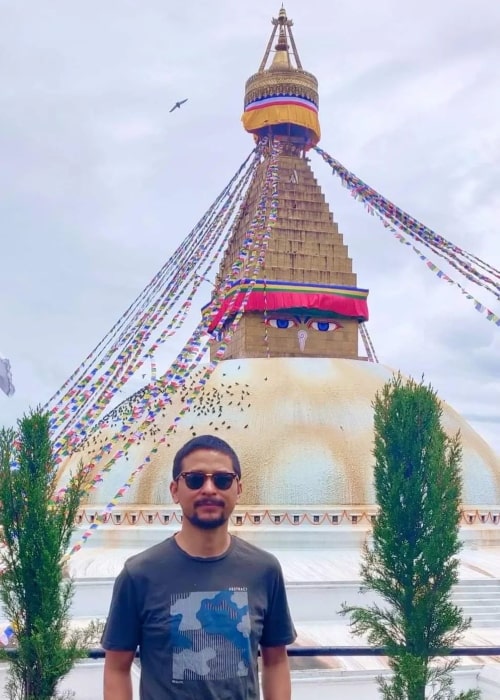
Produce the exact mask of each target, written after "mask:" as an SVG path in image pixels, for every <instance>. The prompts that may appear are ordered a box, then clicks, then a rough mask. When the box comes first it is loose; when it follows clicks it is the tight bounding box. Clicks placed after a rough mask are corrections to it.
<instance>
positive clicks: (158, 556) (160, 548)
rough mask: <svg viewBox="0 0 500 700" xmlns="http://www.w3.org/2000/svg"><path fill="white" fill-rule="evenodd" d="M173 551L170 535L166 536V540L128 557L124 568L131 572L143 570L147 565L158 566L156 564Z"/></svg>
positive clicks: (166, 558)
mask: <svg viewBox="0 0 500 700" xmlns="http://www.w3.org/2000/svg"><path fill="white" fill-rule="evenodd" d="M174 551H175V550H174V546H173V543H172V537H168V538H167V539H166V540H163V541H162V542H158V544H154V545H152V546H151V547H148V548H147V549H144V550H143V551H142V552H139V553H138V554H134V555H133V556H131V557H129V558H128V559H127V561H126V562H125V569H127V571H128V572H129V573H131V574H133V573H136V572H144V570H145V569H146V568H147V567H148V566H158V564H160V563H163V562H164V561H165V560H168V557H169V556H170V555H171V554H172V553H173V552H174Z"/></svg>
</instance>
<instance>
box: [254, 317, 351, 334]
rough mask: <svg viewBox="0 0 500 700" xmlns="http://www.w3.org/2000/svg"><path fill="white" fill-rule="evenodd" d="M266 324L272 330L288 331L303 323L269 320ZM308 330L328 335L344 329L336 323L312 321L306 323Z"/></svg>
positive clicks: (290, 319) (281, 319)
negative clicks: (338, 329)
mask: <svg viewBox="0 0 500 700" xmlns="http://www.w3.org/2000/svg"><path fill="white" fill-rule="evenodd" d="M265 323H266V324H267V325H268V326H272V328H279V329H280V330H286V329H287V328H296V327H297V326H299V325H300V324H301V323H302V321H301V319H298V318H297V319H296V318H267V319H266V320H265ZM304 323H305V325H306V326H307V328H312V329H313V330H315V331H320V332H322V333H328V332H331V331H336V330H337V328H342V326H341V325H340V323H337V322H336V321H313V320H311V319H309V320H307V321H304Z"/></svg>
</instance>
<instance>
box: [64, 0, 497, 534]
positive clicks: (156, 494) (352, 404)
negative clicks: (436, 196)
mask: <svg viewBox="0 0 500 700" xmlns="http://www.w3.org/2000/svg"><path fill="white" fill-rule="evenodd" d="M273 42H276V43H275V50H274V54H273V56H272V58H271V47H272V46H273ZM318 104H319V98H318V83H317V80H316V78H315V77H314V76H313V75H312V74H311V73H308V72H306V71H305V70H303V68H302V64H301V61H300V58H299V55H298V52H297V48H296V45H295V41H294V37H293V33H292V22H291V20H289V19H288V18H287V15H286V12H285V10H284V9H283V8H282V9H281V10H280V12H279V16H278V18H277V19H274V20H273V32H272V35H271V38H270V41H269V44H268V46H267V49H266V52H265V55H264V58H263V60H262V63H261V65H260V68H259V70H258V72H257V73H255V74H254V75H252V76H251V77H250V78H249V79H248V80H247V83H246V90H245V100H244V113H243V117H242V121H243V126H244V127H245V129H246V130H247V131H248V132H250V133H251V134H252V135H253V136H254V139H255V141H256V142H257V145H258V147H259V148H260V151H259V161H258V164H257V166H256V168H255V170H254V172H253V174H252V178H251V181H250V183H249V185H248V187H247V189H246V193H245V195H244V197H243V201H242V203H241V206H240V210H239V214H238V217H237V219H236V222H235V225H234V226H233V229H232V233H231V237H230V239H229V240H228V242H227V246H226V248H225V251H224V254H223V257H222V260H221V262H220V266H219V272H218V275H217V277H216V280H215V285H214V288H213V294H212V299H211V301H210V302H208V303H207V304H206V306H205V308H204V309H203V312H202V313H203V314H204V316H205V317H207V321H206V330H207V332H208V333H210V334H211V336H212V338H213V340H212V342H211V345H210V359H211V361H212V362H214V363H215V362H216V361H217V359H218V358H219V359H220V361H219V362H217V364H216V366H215V369H214V371H213V372H211V374H210V376H209V377H208V379H207V380H206V382H204V383H203V385H202V386H201V388H200V387H198V391H197V392H196V393H195V394H193V395H191V393H190V387H193V386H195V385H196V383H197V381H198V380H199V378H200V377H201V376H203V373H204V366H203V365H200V366H199V367H198V368H195V369H194V370H192V371H190V373H189V377H186V378H185V382H184V384H183V386H182V387H181V388H179V389H178V390H177V391H176V392H174V393H172V392H170V393H166V394H165V397H166V401H165V403H164V405H163V406H162V407H161V410H160V411H159V412H157V414H156V415H155V418H154V420H153V421H150V422H149V423H148V422H146V424H144V414H143V412H142V411H141V396H142V395H141V394H139V395H134V396H132V397H131V398H130V399H129V400H128V401H126V402H124V403H123V404H122V406H121V407H120V408H119V409H118V410H115V411H114V412H112V413H111V414H110V415H108V416H107V417H106V418H105V419H104V420H103V421H101V422H100V424H98V425H97V428H94V430H93V431H92V432H91V433H90V434H89V437H88V438H87V439H86V441H84V442H83V443H82V444H81V445H80V446H79V447H78V448H77V449H76V450H74V451H73V452H72V454H71V455H70V456H69V457H66V458H65V459H64V460H63V461H62V463H61V468H60V474H61V478H60V481H61V485H64V482H65V479H66V478H67V475H68V474H69V472H70V471H71V469H72V468H73V467H74V465H75V464H76V461H78V460H80V459H83V460H84V461H85V462H90V463H92V464H93V465H94V468H95V470H96V471H99V467H100V464H99V463H98V462H97V458H98V452H99V451H100V450H101V449H102V448H103V446H107V445H110V448H109V449H108V454H109V452H110V451H112V450H113V449H114V448H113V444H114V438H115V437H116V435H119V434H120V431H122V430H123V423H124V421H125V422H127V428H128V433H127V434H129V435H130V433H132V434H134V435H135V437H134V438H133V439H131V440H130V441H129V443H128V444H127V449H126V450H122V451H123V452H124V454H123V456H119V457H118V459H117V460H115V464H114V466H113V468H112V469H111V470H109V471H108V472H107V473H104V474H102V475H101V476H102V478H99V480H98V481H97V483H96V488H95V489H94V490H92V491H91V492H90V493H89V496H88V499H87V502H86V504H85V506H84V508H83V510H82V522H83V523H85V522H86V523H88V524H91V525H96V524H97V523H98V521H99V515H100V513H101V511H102V512H104V511H105V510H106V506H107V504H108V503H109V502H110V501H111V500H112V499H113V498H114V496H115V494H119V491H120V487H121V486H122V484H123V483H124V480H125V482H126V481H127V476H128V474H130V472H132V471H134V470H135V472H137V469H136V467H137V465H143V468H142V469H141V470H140V473H134V480H133V482H131V483H126V488H124V489H123V492H122V493H121V494H119V500H118V501H117V499H116V498H115V501H114V507H113V509H112V511H111V509H108V511H109V512H108V513H106V514H105V515H104V516H103V518H101V519H100V520H101V521H103V520H104V521H105V522H101V524H100V527H99V529H101V530H103V531H104V532H103V533H102V536H105V532H107V531H108V530H109V529H113V527H114V526H116V524H121V523H123V521H124V519H125V521H126V522H127V523H128V524H129V525H131V526H134V525H135V526H141V534H140V536H139V539H140V540H141V541H142V539H143V538H144V537H145V533H144V531H143V529H142V526H144V525H151V526H153V527H151V528H150V529H151V532H152V531H153V530H155V534H154V537H160V536H163V535H162V534H161V533H160V532H156V528H159V529H160V530H162V527H164V526H167V528H168V527H170V526H171V525H172V522H173V523H174V525H175V521H176V518H177V517H178V516H177V515H176V510H175V508H174V506H173V505H172V503H171V501H170V495H169V491H168V484H169V469H170V465H171V462H172V457H173V455H174V453H175V451H176V450H177V448H178V447H179V446H180V445H181V444H182V443H183V442H185V441H186V440H187V439H189V438H190V437H192V436H193V435H194V434H201V433H210V432H213V433H216V434H219V435H221V436H223V437H224V438H226V439H227V440H228V441H229V442H231V443H232V444H233V445H234V447H235V448H236V450H237V451H238V453H239V454H240V455H241V458H242V462H243V464H244V470H245V480H244V492H243V498H242V501H241V508H240V510H239V512H237V513H235V515H234V519H233V524H234V526H235V527H239V528H240V531H241V533H242V535H243V536H249V537H252V538H256V539H260V540H262V539H263V538H264V540H267V539H268V538H270V539H271V540H272V539H273V538H274V537H275V536H276V535H277V534H278V532H279V533H280V534H279V538H280V540H283V538H284V536H285V532H286V531H287V529H288V528H289V533H290V538H291V541H293V542H297V541H298V539H300V538H301V536H302V535H303V536H304V537H305V539H306V541H309V539H310V537H312V538H313V539H314V540H316V538H317V537H318V536H319V540H320V541H324V542H325V544H326V543H328V546H330V544H331V542H330V540H331V539H332V538H333V540H336V539H338V537H339V532H340V530H339V528H338V527H335V526H337V525H340V524H342V525H343V526H344V527H345V528H347V529H349V531H350V533H351V536H353V537H355V539H359V538H358V537H357V533H358V532H360V531H361V530H362V529H363V528H361V527H360V525H361V523H362V522H364V523H365V524H367V525H368V526H369V522H370V518H371V517H372V516H373V515H374V513H375V507H374V494H373V487H372V477H371V475H372V463H373V460H372V455H371V450H372V409H371V402H372V400H373V397H374V395H375V392H376V391H377V390H378V389H380V388H381V386H382V385H383V384H384V383H385V381H387V380H388V379H389V378H390V377H391V376H392V374H393V370H392V369H391V368H388V367H385V366H383V365H381V364H379V363H377V362H374V361H373V360H374V357H373V355H371V356H370V355H368V356H367V355H363V356H362V355H360V352H359V347H358V338H359V329H360V326H361V327H363V324H364V322H365V321H367V319H368V305H367V297H368V290H367V289H365V288H360V287H358V286H357V278H356V274H355V272H354V271H353V265H352V260H351V259H350V257H349V252H348V248H347V246H346V244H345V243H344V240H343V236H342V234H341V233H340V232H339V230H338V225H337V223H336V222H335V221H334V220H333V215H332V213H331V212H330V210H329V208H328V205H327V204H326V203H325V198H324V195H323V194H322V192H321V188H320V186H319V185H318V183H317V181H316V179H315V177H314V174H313V172H312V170H311V167H310V163H309V158H308V153H309V151H310V149H311V147H312V146H314V145H315V144H317V142H318V141H319V138H320V126H319V119H318ZM271 160H272V163H271ZM270 168H272V173H271V175H272V176H273V177H274V179H275V180H274V182H275V184H274V185H273V186H274V188H275V192H274V195H273V196H274V197H275V202H274V204H273V202H272V201H270V200H269V201H268V202H267V204H266V207H267V209H266V211H264V213H263V214H262V212H261V213H260V216H261V218H263V219H264V220H263V222H261V224H260V231H261V232H263V234H262V236H261V241H260V243H259V244H258V246H257V249H258V254H252V253H251V254H250V255H248V256H247V258H249V260H247V261H246V263H245V266H244V267H242V265H241V264H238V263H239V261H240V260H241V257H242V251H245V245H246V240H247V239H248V235H249V234H248V231H249V229H250V227H251V222H252V221H254V220H255V219H256V217H257V219H258V216H259V206H260V205H261V200H262V191H263V189H265V187H266V183H267V184H269V179H270V176H269V170H270ZM276 183H277V184H276ZM261 208H262V207H261ZM271 217H272V227H270V226H268V220H270V219H271ZM266 226H267V228H266ZM259 246H260V247H259ZM242 271H243V273H244V274H243V275H242ZM235 317H237V323H236V324H235V325H234V320H235ZM232 323H233V325H234V328H233V330H232V332H231V333H230V334H229V337H228V338H224V335H225V331H226V329H227V328H229V327H230V326H231V324H232ZM221 349H222V351H221ZM370 360H372V361H370ZM159 400H160V402H161V397H160V399H159ZM134 416H137V418H136V419H135V418H134ZM173 416H176V422H175V430H174V431H171V429H170V427H169V426H170V425H171V423H172V418H173ZM179 416H181V417H180V418H179ZM444 421H445V425H446V428H447V429H449V430H450V431H451V432H456V431H457V430H458V429H460V431H461V434H462V438H463V446H464V503H465V509H464V510H465V511H468V510H470V509H472V512H474V513H475V511H476V510H477V507H478V506H481V508H482V510H484V512H485V513H487V514H488V518H489V517H490V512H493V511H494V510H495V511H496V509H497V505H496V504H499V503H500V464H499V461H498V458H497V456H496V455H495V454H494V453H493V451H492V450H491V449H490V448H489V446H488V445H487V444H486V443H485V442H484V440H482V438H481V437H480V436H479V435H478V434H477V433H475V432H474V431H473V430H472V428H471V427H470V426H469V425H468V424H467V423H466V421H465V420H464V419H463V418H461V417H460V416H459V415H458V414H457V413H456V412H455V411H454V410H453V409H452V408H451V407H450V406H448V405H445V406H444ZM141 425H142V427H140V426H141ZM130 426H132V427H130ZM167 434H168V439H166V438H165V435H167ZM125 452H126V454H125ZM118 454H119V453H118ZM465 517H466V516H465V515H464V518H465ZM464 524H466V521H465V520H464ZM277 526H279V527H277ZM311 526H312V527H313V531H314V534H312V531H311V529H310V528H311ZM314 526H316V528H314ZM318 526H320V527H318ZM268 530H270V531H273V532H274V534H271V532H268ZM265 532H267V535H266V536H265V537H264V533H265ZM320 532H322V533H323V534H322V535H320V534H319V533H320ZM327 533H328V535H327ZM344 534H345V535H347V533H346V532H344ZM363 536H364V535H363ZM116 537H117V533H116V532H113V535H112V540H113V542H114V543H115V544H116Z"/></svg>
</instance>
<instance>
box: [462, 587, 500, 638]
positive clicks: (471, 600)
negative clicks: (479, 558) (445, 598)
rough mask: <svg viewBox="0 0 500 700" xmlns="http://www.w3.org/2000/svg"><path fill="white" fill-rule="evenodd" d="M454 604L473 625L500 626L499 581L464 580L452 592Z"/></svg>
mask: <svg viewBox="0 0 500 700" xmlns="http://www.w3.org/2000/svg"><path fill="white" fill-rule="evenodd" d="M452 600H453V602H454V603H455V605H458V606H459V607H460V608H462V610H463V613H464V616H465V617H470V618H471V620H472V625H473V626H474V627H500V581H498V580H495V579H491V580H488V581H484V580H481V581H464V582H463V583H462V582H461V583H458V584H457V585H456V586H455V587H454V589H453V594H452Z"/></svg>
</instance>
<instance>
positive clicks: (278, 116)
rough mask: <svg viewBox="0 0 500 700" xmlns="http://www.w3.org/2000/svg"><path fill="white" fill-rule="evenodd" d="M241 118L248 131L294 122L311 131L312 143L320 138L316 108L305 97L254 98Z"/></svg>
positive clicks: (252, 131)
mask: <svg viewBox="0 0 500 700" xmlns="http://www.w3.org/2000/svg"><path fill="white" fill-rule="evenodd" d="M241 120H242V122H243V126H244V128H245V129H246V131H249V132H250V133H256V132H258V131H259V129H265V128H266V127H268V126H273V125H277V124H295V125H297V126H301V127H303V128H304V129H308V130H309V131H310V132H311V134H312V137H311V142H312V145H315V144H317V143H318V141H319V140H320V138H321V129H320V126H319V118H318V108H317V106H316V105H315V104H314V102H312V100H308V99H307V98H305V97H295V96H293V95H273V96H272V97H264V98H260V99H258V100H254V101H253V102H250V103H249V104H248V105H247V106H246V107H245V111H244V112H243V116H242V117H241Z"/></svg>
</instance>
